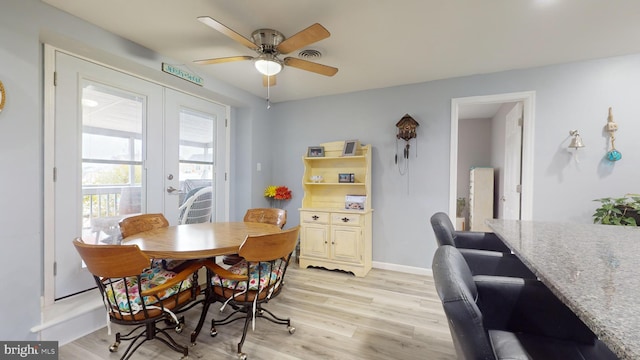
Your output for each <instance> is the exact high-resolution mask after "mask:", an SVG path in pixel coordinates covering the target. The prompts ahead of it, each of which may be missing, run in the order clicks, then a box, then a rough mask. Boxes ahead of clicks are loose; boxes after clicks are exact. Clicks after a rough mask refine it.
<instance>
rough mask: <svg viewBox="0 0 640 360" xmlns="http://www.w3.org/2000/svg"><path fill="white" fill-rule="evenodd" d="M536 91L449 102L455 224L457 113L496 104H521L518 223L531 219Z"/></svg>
mask: <svg viewBox="0 0 640 360" xmlns="http://www.w3.org/2000/svg"><path fill="white" fill-rule="evenodd" d="M535 99H536V93H535V91H525V92H517V93H507V94H496V95H483V96H471V97H464V98H453V99H451V149H450V152H449V154H450V158H449V216H450V217H452V221H455V215H456V194H457V184H458V110H459V107H460V106H462V105H468V104H496V103H506V102H518V101H522V105H523V129H522V170H521V171H522V203H521V206H522V211H521V214H520V219H521V220H532V218H533V140H534V121H535Z"/></svg>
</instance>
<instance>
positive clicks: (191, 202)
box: [179, 186, 213, 224]
mask: <svg viewBox="0 0 640 360" xmlns="http://www.w3.org/2000/svg"><path fill="white" fill-rule="evenodd" d="M179 210H180V218H179V223H180V224H196V223H204V222H210V221H211V214H212V213H213V188H212V187H211V186H205V187H203V188H199V189H193V190H191V191H189V193H188V194H187V197H186V199H185V201H184V203H183V204H182V205H180V207H179Z"/></svg>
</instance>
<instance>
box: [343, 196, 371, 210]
mask: <svg viewBox="0 0 640 360" xmlns="http://www.w3.org/2000/svg"><path fill="white" fill-rule="evenodd" d="M344 200H345V201H344V208H345V209H346V210H364V204H365V202H366V201H367V196H366V195H347V196H345V199H344Z"/></svg>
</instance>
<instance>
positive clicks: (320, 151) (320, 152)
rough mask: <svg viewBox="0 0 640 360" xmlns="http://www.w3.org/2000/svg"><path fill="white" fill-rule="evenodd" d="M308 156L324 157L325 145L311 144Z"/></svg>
mask: <svg viewBox="0 0 640 360" xmlns="http://www.w3.org/2000/svg"><path fill="white" fill-rule="evenodd" d="M307 157H324V146H309V147H308V148H307Z"/></svg>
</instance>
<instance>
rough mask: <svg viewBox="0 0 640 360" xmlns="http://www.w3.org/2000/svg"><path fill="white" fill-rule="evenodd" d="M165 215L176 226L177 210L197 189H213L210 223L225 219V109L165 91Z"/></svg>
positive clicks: (178, 93) (208, 102)
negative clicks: (209, 187) (207, 187)
mask: <svg viewBox="0 0 640 360" xmlns="http://www.w3.org/2000/svg"><path fill="white" fill-rule="evenodd" d="M165 116H166V119H167V121H166V125H165V126H166V129H165V133H166V136H165V147H164V151H165V155H164V156H165V173H164V175H163V178H164V183H165V186H164V188H165V191H164V194H165V196H164V197H165V200H164V202H165V209H164V210H165V216H166V217H167V219H168V220H169V223H171V224H172V225H175V224H177V223H178V218H179V215H180V210H179V209H180V207H181V206H182V205H183V204H185V201H186V199H187V198H188V197H189V196H190V195H191V194H193V193H195V192H196V191H197V190H198V189H200V188H202V187H206V186H211V187H212V188H213V198H212V201H213V212H212V216H211V221H224V220H226V196H225V184H226V180H225V169H226V163H225V162H226V156H225V154H226V151H225V149H226V130H227V127H226V107H225V106H223V105H220V104H218V103H215V102H212V101H208V100H204V99H202V98H198V97H195V96H192V95H189V94H186V93H183V92H179V91H176V90H173V89H166V90H165Z"/></svg>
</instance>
